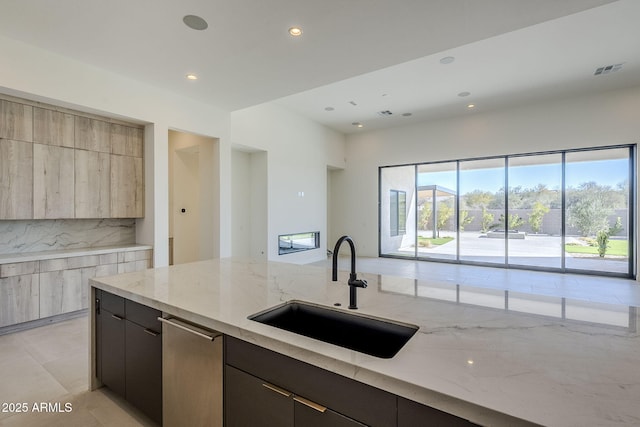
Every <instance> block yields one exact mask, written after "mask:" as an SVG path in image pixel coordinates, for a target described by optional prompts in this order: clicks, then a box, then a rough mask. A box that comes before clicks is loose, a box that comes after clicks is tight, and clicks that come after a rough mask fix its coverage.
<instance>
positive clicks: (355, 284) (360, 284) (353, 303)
mask: <svg viewBox="0 0 640 427" xmlns="http://www.w3.org/2000/svg"><path fill="white" fill-rule="evenodd" d="M345 240H346V241H347V242H348V243H349V246H350V247H351V274H349V282H348V284H349V308H350V309H351V310H357V309H358V302H357V299H358V296H357V294H356V290H357V288H366V287H367V281H366V280H359V279H358V278H357V277H356V246H355V245H354V244H353V239H352V238H351V237H349V236H342V237H341V238H339V239H338V241H337V242H336V246H335V248H334V249H333V272H332V276H331V279H332V280H333V281H334V282H337V281H338V251H339V250H340V245H342V242H344V241H345Z"/></svg>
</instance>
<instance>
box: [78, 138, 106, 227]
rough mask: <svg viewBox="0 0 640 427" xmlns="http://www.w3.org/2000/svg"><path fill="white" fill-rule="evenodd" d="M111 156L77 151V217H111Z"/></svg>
mask: <svg viewBox="0 0 640 427" xmlns="http://www.w3.org/2000/svg"><path fill="white" fill-rule="evenodd" d="M110 177H111V155H109V154H107V153H98V152H96V151H84V150H75V217H76V218H108V217H109V215H110V209H111V204H110V199H109V193H110V192H111V185H110V183H109V181H110V179H111V178H110Z"/></svg>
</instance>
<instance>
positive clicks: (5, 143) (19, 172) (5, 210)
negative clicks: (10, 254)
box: [0, 138, 33, 219]
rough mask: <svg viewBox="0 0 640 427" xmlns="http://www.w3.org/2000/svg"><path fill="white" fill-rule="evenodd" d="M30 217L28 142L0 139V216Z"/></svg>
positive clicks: (31, 193) (30, 154) (30, 150)
mask: <svg viewBox="0 0 640 427" xmlns="http://www.w3.org/2000/svg"><path fill="white" fill-rule="evenodd" d="M30 218H33V150H32V147H31V143H29V142H23V141H13V140H9V139H2V138H0V219H30Z"/></svg>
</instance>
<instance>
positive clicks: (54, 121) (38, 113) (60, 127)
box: [33, 107, 75, 148]
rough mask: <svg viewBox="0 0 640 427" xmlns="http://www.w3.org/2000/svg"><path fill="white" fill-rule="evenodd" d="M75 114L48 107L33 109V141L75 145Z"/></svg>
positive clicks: (67, 145)
mask: <svg viewBox="0 0 640 427" xmlns="http://www.w3.org/2000/svg"><path fill="white" fill-rule="evenodd" d="M74 119H75V116H74V115H73V114H69V113H63V112H61V111H54V110H48V109H46V108H38V107H36V108H34V109H33V142H37V143H38V144H48V145H57V146H60V147H68V148H73V147H74V145H75V144H74V126H75V121H74Z"/></svg>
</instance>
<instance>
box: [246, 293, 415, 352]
mask: <svg viewBox="0 0 640 427" xmlns="http://www.w3.org/2000/svg"><path fill="white" fill-rule="evenodd" d="M249 319H250V320H255V321H256V322H260V323H264V324H266V325H270V326H274V327H276V328H280V329H284V330H287V331H289V332H294V333H296V334H300V335H304V336H307V337H310V338H315V339H317V340H320V341H324V342H327V343H330V344H334V345H338V346H340V347H345V348H348V349H350V350H355V351H359V352H361V353H366V354H369V355H371V356H376V357H380V358H383V359H390V358H392V357H393V356H395V355H396V353H398V351H400V349H401V348H402V347H403V346H404V345H405V344H406V343H407V341H409V339H410V338H411V337H412V336H413V335H414V334H415V333H416V331H417V330H418V327H417V326H415V325H408V324H404V323H398V322H394V321H391V320H386V319H380V318H375V317H368V316H363V315H360V314H351V313H346V312H344V311H340V310H336V309H333V308H329V307H324V306H321V305H316V304H311V303H308V302H303V301H295V300H293V301H289V302H286V303H284V304H280V305H278V306H276V307H272V308H270V309H267V310H265V311H262V312H260V313H257V314H254V315H252V316H249Z"/></svg>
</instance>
